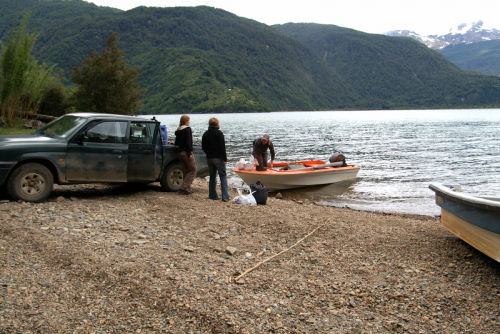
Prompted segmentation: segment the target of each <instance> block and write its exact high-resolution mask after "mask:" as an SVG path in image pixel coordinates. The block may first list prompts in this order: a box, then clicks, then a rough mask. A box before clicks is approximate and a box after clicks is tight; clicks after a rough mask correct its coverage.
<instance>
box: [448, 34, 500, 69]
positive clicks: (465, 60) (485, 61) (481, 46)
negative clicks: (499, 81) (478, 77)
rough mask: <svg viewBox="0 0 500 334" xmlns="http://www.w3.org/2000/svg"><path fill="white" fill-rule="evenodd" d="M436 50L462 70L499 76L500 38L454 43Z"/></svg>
mask: <svg viewBox="0 0 500 334" xmlns="http://www.w3.org/2000/svg"><path fill="white" fill-rule="evenodd" d="M438 51H439V52H441V53H442V54H443V55H444V56H445V57H446V58H447V59H449V60H450V61H452V62H453V63H454V64H455V65H457V66H458V67H460V68H462V69H464V70H469V71H476V72H479V73H483V74H489V75H499V76H500V39H496V40H493V41H485V42H477V43H471V44H455V45H450V46H447V47H445V48H444V49H440V50H438Z"/></svg>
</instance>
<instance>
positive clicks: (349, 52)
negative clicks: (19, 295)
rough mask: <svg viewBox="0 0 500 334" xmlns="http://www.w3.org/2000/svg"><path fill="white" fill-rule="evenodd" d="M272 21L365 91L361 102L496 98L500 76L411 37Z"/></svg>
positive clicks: (450, 103) (388, 104) (443, 103)
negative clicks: (466, 66) (469, 67)
mask: <svg viewBox="0 0 500 334" xmlns="http://www.w3.org/2000/svg"><path fill="white" fill-rule="evenodd" d="M273 27H274V28H275V29H277V30H279V31H281V32H283V33H284V34H286V35H287V36H290V37H293V38H296V39H298V40H300V41H302V42H305V43H307V44H308V45H309V46H311V47H312V48H313V49H314V50H315V51H316V53H317V54H318V56H319V57H321V58H322V59H324V60H325V61H326V62H328V64H330V65H331V66H332V67H333V69H335V71H337V72H338V73H339V74H340V75H341V76H342V77H343V78H344V79H345V80H346V81H348V82H349V84H350V85H351V86H352V87H354V89H355V90H356V91H357V92H358V93H359V94H360V95H362V96H363V97H364V101H365V105H364V107H366V108H373V109H379V108H405V107H408V108H418V107H429V106H430V107H433V108H445V107H457V106H463V105H464V104H465V105H485V106H487V105H491V106H494V105H496V104H498V103H499V99H500V78H498V77H492V76H484V75H479V74H474V73H470V72H466V71H464V70H461V69H460V68H458V67H457V66H456V65H454V64H453V63H452V62H450V61H449V60H447V59H446V58H445V57H444V56H443V55H442V54H440V53H438V52H437V51H434V50H432V49H429V48H427V47H426V46H425V45H424V44H422V43H419V42H417V41H416V40H413V39H411V38H402V37H389V36H384V35H375V34H366V33H362V32H359V31H355V30H352V29H347V28H341V27H337V26H334V25H321V24H312V23H311V24H309V23H307V24H305V23H304V24H295V23H288V24H284V25H276V26H273Z"/></svg>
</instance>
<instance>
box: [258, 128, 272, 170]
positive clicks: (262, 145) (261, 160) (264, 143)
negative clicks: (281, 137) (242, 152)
mask: <svg viewBox="0 0 500 334" xmlns="http://www.w3.org/2000/svg"><path fill="white" fill-rule="evenodd" d="M267 149H269V152H270V153H271V168H273V162H274V157H275V153H274V145H273V143H272V142H271V139H270V138H269V135H263V136H262V137H260V138H257V139H255V140H254V141H253V153H252V155H253V157H254V158H255V160H257V162H258V164H259V166H261V167H267V157H268V156H267Z"/></svg>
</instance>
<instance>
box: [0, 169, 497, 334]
mask: <svg viewBox="0 0 500 334" xmlns="http://www.w3.org/2000/svg"><path fill="white" fill-rule="evenodd" d="M63 188H64V189H63ZM193 189H194V190H195V193H194V194H192V195H190V196H183V195H178V194H176V193H165V192H161V191H160V189H159V186H157V185H154V184H153V185H148V186H139V187H138V188H134V187H133V186H132V185H128V186H107V185H85V186H64V187H58V188H57V189H55V191H54V195H53V196H51V197H50V201H48V202H45V203H40V204H31V203H18V202H5V200H3V201H2V203H0V283H1V287H2V288H1V289H0V305H2V308H0V332H5V333H14V332H25V333H32V332H54V333H62V332H65V333H66V332H75V333H88V332H101V333H114V332H117V331H123V332H136V333H152V332H160V333H186V332H193V333H210V332H211V333H248V334H250V333H264V332H274V333H306V332H317V333H347V332H349V333H353V332H357V333H388V332H411V333H428V332H440V333H457V332H470V333H496V332H498V330H499V328H500V318H499V314H500V302H499V301H500V265H499V264H498V263H497V262H495V261H494V260H492V259H490V258H489V257H487V256H485V255H483V254H482V253H480V252H479V251H476V250H475V249H474V248H472V247H470V246H469V245H468V244H466V243H464V242H463V241H461V240H460V239H459V238H457V237H456V236H454V235H453V234H452V233H451V232H449V231H448V230H447V229H446V228H444V227H443V226H442V225H441V222H440V220H439V219H438V218H435V217H431V216H418V215H411V216H407V215H402V214H391V213H389V214H388V213H382V212H367V211H358V210H354V209H350V208H335V207H327V206H320V205H315V204H314V203H312V202H309V203H304V202H302V203H300V202H299V201H293V200H280V199H276V198H273V197H270V198H268V202H267V205H262V206H260V205H259V206H243V205H238V204H235V203H232V202H228V203H223V202H222V201H212V200H209V199H208V184H207V183H206V182H205V180H200V179H196V181H195V182H194V183H193ZM230 194H231V197H234V196H236V192H235V191H234V190H232V189H230ZM2 199H3V198H2ZM318 228H319V229H318ZM315 229H318V230H317V231H316V232H314V233H313V234H311V235H309V234H310V233H311V232H313V231H315ZM308 235H309V236H308ZM306 236H307V237H306ZM304 237H306V238H305V239H303V238H304ZM302 239H303V240H302ZM300 240H302V241H300ZM274 256H276V257H274ZM271 257H274V258H272V260H270V261H268V262H266V263H264V264H262V265H260V266H259V267H258V268H256V269H255V270H253V271H251V272H249V273H248V274H246V275H245V276H244V277H243V278H242V281H238V282H236V281H235V278H236V277H238V276H239V275H241V274H243V273H245V272H246V271H247V270H249V269H250V268H252V267H255V266H256V265H258V264H259V263H262V262H264V261H266V260H268V259H270V258H271Z"/></svg>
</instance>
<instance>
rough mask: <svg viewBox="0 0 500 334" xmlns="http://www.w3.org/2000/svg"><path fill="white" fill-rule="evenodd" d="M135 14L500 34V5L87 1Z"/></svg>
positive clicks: (364, 0) (350, 0) (444, 0)
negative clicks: (158, 11) (160, 10)
mask: <svg viewBox="0 0 500 334" xmlns="http://www.w3.org/2000/svg"><path fill="white" fill-rule="evenodd" d="M86 1H88V2H93V3H94V4H96V5H98V6H107V7H113V8H119V9H122V10H129V9H132V8H135V7H138V6H147V7H176V6H201V5H204V6H210V7H215V8H220V9H224V10H226V11H228V12H231V13H233V14H236V15H237V16H241V17H245V18H249V19H252V20H255V21H258V22H261V23H265V24H267V25H272V24H283V23H288V22H294V23H299V22H306V23H311V22H312V23H321V24H333V25H337V26H341V27H345V28H351V29H355V30H359V31H363V32H367V33H374V34H381V33H384V32H386V31H389V30H411V31H414V32H416V33H418V34H420V35H441V34H446V33H447V32H448V31H449V30H450V29H452V28H456V27H457V26H458V25H459V24H462V23H472V22H477V21H479V20H482V21H483V23H484V25H483V28H496V29H499V30H500V1H499V0H468V1H464V0H413V1H407V0H302V1H299V0H247V1H245V0H86Z"/></svg>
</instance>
